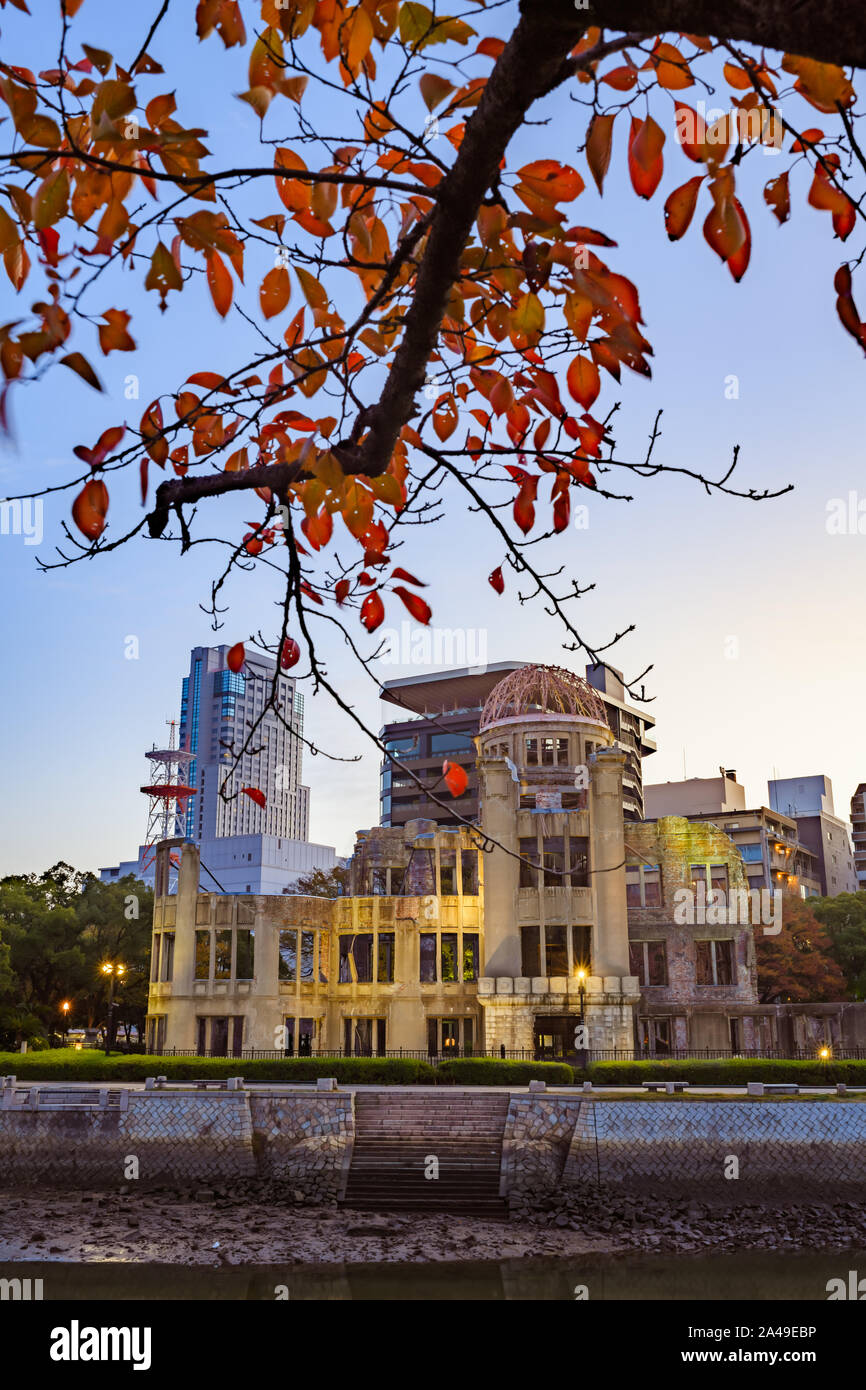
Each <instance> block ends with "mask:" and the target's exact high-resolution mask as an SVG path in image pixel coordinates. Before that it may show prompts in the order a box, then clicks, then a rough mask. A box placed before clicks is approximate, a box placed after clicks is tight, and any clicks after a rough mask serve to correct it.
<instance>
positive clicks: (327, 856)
mask: <svg viewBox="0 0 866 1390" xmlns="http://www.w3.org/2000/svg"><path fill="white" fill-rule="evenodd" d="M198 849H199V857H200V860H201V891H202V892H203V893H264V894H268V895H278V894H280V893H289V892H291V891H292V885H293V884H294V882H295V880H296V879H297V878H299V877H300V876H301V875H302V874H303V875H306V874H310V873H312V872H313V871H314V870H315V869H322V870H324V872H325V873H327V872H328V870H329V869H333V868H334V866H335V864H336V863H337V856H336V853H335V851H334V849H333V847H332V846H331V845H315V844H312V843H311V842H310V841H309V840H284V839H283V838H282V837H281V836H278V835H224V836H222V837H221V838H219V839H214V840H201V841H200V842H199V846H198ZM172 856H173V857H172V858H170V860H169V863H170V864H171V865H172V867H173V869H174V870H175V871H176V869H177V867H178V866H179V864H180V850H179V849H175V850H173V851H172ZM127 874H132V876H133V877H134V878H138V879H140V880H141V881H142V882H143V883H146V884H147V886H148V887H149V888H154V887H155V884H156V856H155V852H154V850H153V847H149V846H147V845H141V846H140V848H139V852H138V859H132V860H127V861H126V862H125V863H122V864H117V865H114V866H112V867H111V868H107V869H100V871H99V877H100V878H101V879H102V882H103V883H115V882H117V880H118V879H121V878H124V877H126V875H127ZM170 884H171V887H172V890H174V888H175V886H176V872H175V873H173V874H172V876H171V878H170Z"/></svg>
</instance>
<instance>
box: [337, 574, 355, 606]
mask: <svg viewBox="0 0 866 1390" xmlns="http://www.w3.org/2000/svg"><path fill="white" fill-rule="evenodd" d="M351 587H352V585H351V583H350V582H349V580H348V579H338V580H337V582H336V584H335V585H334V594H335V595H336V599H337V602H338V603H339V604H342V603H345V601H346V598H347V596H348V593H349V590H350V589H351Z"/></svg>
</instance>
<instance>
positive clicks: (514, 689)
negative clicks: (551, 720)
mask: <svg viewBox="0 0 866 1390" xmlns="http://www.w3.org/2000/svg"><path fill="white" fill-rule="evenodd" d="M533 715H537V716H539V717H542V716H548V717H549V716H551V715H556V716H559V717H560V718H565V719H591V720H593V721H594V722H595V723H596V724H604V725H605V727H608V718H607V712H606V710H605V708H604V702H603V701H602V699H601V696H600V695H599V694H598V692H597V691H596V690H594V689H593V687H592V686H591V685H590V684H589V682H588V681H585V680H584V679H583V677H582V676H577V675H575V674H574V672H573V671H566V670H565V669H564V667H562V666H524V667H522V668H521V669H520V670H519V671H512V672H511V673H510V675H507V676H506V677H505V679H504V680H501V681H500V682H499V684H498V685H495V686H494V687H493V689H492V690H491V692H490V694H489V695H488V697H487V699H486V701H485V703H484V708H483V709H482V711H481V721H480V726H479V727H480V732H482V733H483V732H484V730H485V729H489V728H492V727H494V726H495V725H497V724H503V723H506V722H507V721H508V720H510V719H528V718H532V716H533Z"/></svg>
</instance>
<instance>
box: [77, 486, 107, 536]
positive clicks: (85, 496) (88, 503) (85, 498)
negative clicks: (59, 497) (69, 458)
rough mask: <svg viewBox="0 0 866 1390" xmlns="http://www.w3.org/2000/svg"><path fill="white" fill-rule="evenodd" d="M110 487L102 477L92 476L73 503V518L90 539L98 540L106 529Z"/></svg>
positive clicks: (82, 532)
mask: <svg viewBox="0 0 866 1390" xmlns="http://www.w3.org/2000/svg"><path fill="white" fill-rule="evenodd" d="M107 512H108V488H107V487H106V486H105V483H103V482H102V480H101V479H98V478H91V479H90V481H89V482H87V483H85V484H84V487H83V488H82V489H81V492H79V494H78V496H77V497H76V499H75V501H74V502H73V503H72V520H73V521H74V522H75V525H76V526H77V527H78V529H79V531H80V532H81V534H82V535H83V536H86V537H87V539H88V540H89V541H95V540H98V539H99V537H100V536H101V535H102V532H103V531H104V529H105V517H106V514H107Z"/></svg>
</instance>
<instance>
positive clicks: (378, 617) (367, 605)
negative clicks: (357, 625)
mask: <svg viewBox="0 0 866 1390" xmlns="http://www.w3.org/2000/svg"><path fill="white" fill-rule="evenodd" d="M384 616H385V605H384V603H383V602H382V600H381V598H380V597H379V595H378V594H368V595H367V597H366V598H365V599H364V602H363V603H362V604H361V622H362V623H363V624H364V626H365V628H366V629H367V631H368V632H375V631H376V628H377V627H379V625H380V623H381V622H382V619H383V618H384Z"/></svg>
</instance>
